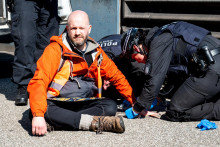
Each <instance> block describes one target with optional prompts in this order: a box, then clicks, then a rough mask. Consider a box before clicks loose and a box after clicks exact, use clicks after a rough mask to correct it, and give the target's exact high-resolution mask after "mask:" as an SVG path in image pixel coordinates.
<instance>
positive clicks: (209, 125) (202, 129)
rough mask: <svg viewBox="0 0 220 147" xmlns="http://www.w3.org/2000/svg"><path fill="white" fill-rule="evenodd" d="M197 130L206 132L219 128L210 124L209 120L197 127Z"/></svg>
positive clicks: (202, 121) (204, 120)
mask: <svg viewBox="0 0 220 147" xmlns="http://www.w3.org/2000/svg"><path fill="white" fill-rule="evenodd" d="M197 128H199V129H201V131H204V130H210V129H216V128H218V126H217V125H216V124H215V123H213V122H210V121H209V120H207V119H203V120H201V122H200V123H199V124H198V125H197Z"/></svg>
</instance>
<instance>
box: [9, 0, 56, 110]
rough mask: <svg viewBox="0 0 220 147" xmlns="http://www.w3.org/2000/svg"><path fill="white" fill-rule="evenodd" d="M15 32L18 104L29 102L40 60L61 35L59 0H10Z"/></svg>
mask: <svg viewBox="0 0 220 147" xmlns="http://www.w3.org/2000/svg"><path fill="white" fill-rule="evenodd" d="M7 3H8V5H9V8H10V11H11V14H12V15H11V16H12V24H11V34H12V38H13V41H14V44H15V55H14V65H13V75H12V79H13V81H14V83H16V84H17V85H18V91H17V95H16V100H15V105H17V106H21V105H27V101H28V97H29V96H28V93H27V85H28V83H29V81H30V79H31V78H32V77H33V75H34V73H35V69H36V62H37V60H38V58H39V57H40V56H41V54H42V53H43V51H44V49H45V47H46V46H47V45H48V44H49V43H50V37H52V36H54V35H56V36H57V35H58V33H59V21H60V18H59V17H58V1H57V0H9V1H7Z"/></svg>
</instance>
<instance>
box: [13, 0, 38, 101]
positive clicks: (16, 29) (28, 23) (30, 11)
mask: <svg viewBox="0 0 220 147" xmlns="http://www.w3.org/2000/svg"><path fill="white" fill-rule="evenodd" d="M14 5H15V7H14V10H13V11H12V37H13V40H14V44H15V54H14V65H13V75H12V78H13V81H14V82H15V83H16V84H18V93H17V96H16V101H15V104H16V105H26V104H27V99H28V93H27V85H28V83H29V81H30V79H31V78H32V77H33V73H32V71H31V66H32V64H33V62H34V60H33V52H34V50H35V48H36V35H37V29H36V23H37V18H38V14H37V7H36V1H32V0H29V1H26V0H14Z"/></svg>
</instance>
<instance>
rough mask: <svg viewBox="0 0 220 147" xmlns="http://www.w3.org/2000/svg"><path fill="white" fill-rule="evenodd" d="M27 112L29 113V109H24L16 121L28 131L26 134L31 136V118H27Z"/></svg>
mask: <svg viewBox="0 0 220 147" xmlns="http://www.w3.org/2000/svg"><path fill="white" fill-rule="evenodd" d="M29 113H30V109H28V110H26V111H24V112H23V113H22V114H23V116H22V118H21V120H19V121H18V122H19V123H20V124H21V126H22V127H23V129H24V130H26V131H27V132H28V134H29V135H30V136H33V135H32V129H31V120H30V119H29Z"/></svg>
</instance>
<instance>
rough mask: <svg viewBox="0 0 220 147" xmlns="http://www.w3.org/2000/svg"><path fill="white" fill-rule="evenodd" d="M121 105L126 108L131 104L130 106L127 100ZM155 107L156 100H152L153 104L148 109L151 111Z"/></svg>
mask: <svg viewBox="0 0 220 147" xmlns="http://www.w3.org/2000/svg"><path fill="white" fill-rule="evenodd" d="M123 104H124V106H126V107H131V104H130V103H129V101H127V100H124V101H123ZM156 105H157V98H155V99H154V101H153V103H152V104H151V106H150V109H153V108H154V106H156Z"/></svg>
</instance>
